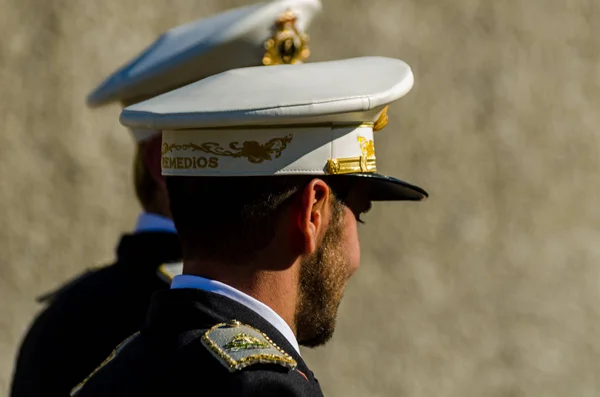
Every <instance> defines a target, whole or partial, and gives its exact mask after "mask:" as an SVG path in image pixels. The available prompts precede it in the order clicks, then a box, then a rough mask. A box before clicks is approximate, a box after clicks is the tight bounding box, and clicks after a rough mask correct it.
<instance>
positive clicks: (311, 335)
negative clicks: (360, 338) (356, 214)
mask: <svg viewBox="0 0 600 397" xmlns="http://www.w3.org/2000/svg"><path fill="white" fill-rule="evenodd" d="M333 206H334V211H333V217H332V222H331V223H330V225H329V227H328V229H327V231H326V232H325V236H324V237H323V240H322V241H321V244H320V245H319V247H318V248H317V251H316V252H315V253H314V254H312V255H311V256H310V257H308V258H306V259H305V260H304V261H303V262H302V264H301V267H300V295H299V299H298V305H297V307H296V316H295V323H296V324H295V325H296V334H297V335H296V336H297V338H298V343H299V344H300V345H302V346H306V347H317V346H321V345H323V344H325V343H326V342H327V341H329V339H331V337H332V335H333V331H334V329H335V323H336V317H337V311H338V307H339V305H340V302H341V300H342V295H343V292H344V288H345V286H346V282H347V280H348V274H347V270H346V269H348V266H347V264H346V263H345V259H344V253H343V252H342V248H341V244H340V240H341V236H342V220H343V219H342V218H343V216H344V214H343V207H342V204H340V203H334V204H333Z"/></svg>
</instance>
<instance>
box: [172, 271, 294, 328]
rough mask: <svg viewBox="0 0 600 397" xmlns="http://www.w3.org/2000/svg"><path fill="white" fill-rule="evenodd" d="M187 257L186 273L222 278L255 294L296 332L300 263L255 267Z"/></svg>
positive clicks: (222, 280) (209, 277)
mask: <svg viewBox="0 0 600 397" xmlns="http://www.w3.org/2000/svg"><path fill="white" fill-rule="evenodd" d="M232 266H234V265H228V264H222V263H214V262H205V261H195V260H184V264H183V274H189V275H193V276H200V277H204V278H207V279H210V280H214V281H219V282H221V283H223V284H227V285H229V286H230V287H233V288H235V289H237V290H238V291H241V292H243V293H245V294H246V295H249V296H251V297H253V298H254V299H256V300H258V301H260V302H262V303H264V304H265V305H267V306H269V307H270V308H271V309H273V311H275V312H276V313H277V314H278V315H279V316H280V317H281V318H282V319H283V320H284V321H285V322H286V323H287V324H288V326H289V327H290V328H291V329H292V331H293V332H294V334H295V333H296V325H295V318H294V317H295V313H296V305H297V300H298V288H297V285H298V276H297V272H296V271H295V269H296V267H295V266H292V267H289V268H287V269H285V270H278V271H274V270H254V266H250V265H249V266H248V267H243V266H235V269H232Z"/></svg>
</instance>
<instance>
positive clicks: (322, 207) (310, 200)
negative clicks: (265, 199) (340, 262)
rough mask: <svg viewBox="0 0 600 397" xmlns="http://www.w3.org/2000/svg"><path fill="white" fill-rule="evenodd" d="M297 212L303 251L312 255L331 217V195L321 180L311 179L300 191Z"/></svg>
mask: <svg viewBox="0 0 600 397" xmlns="http://www.w3.org/2000/svg"><path fill="white" fill-rule="evenodd" d="M300 197H301V199H300V210H299V211H298V228H299V230H300V233H301V236H302V238H303V251H304V253H305V254H312V253H313V252H315V251H316V250H317V247H318V245H319V241H320V240H321V238H322V237H323V234H324V233H325V230H326V228H327V224H328V222H329V219H330V217H331V200H332V194H331V190H330V189H329V186H327V184H326V183H325V182H324V181H323V180H321V179H313V180H312V181H310V183H309V184H308V185H306V187H305V188H304V189H303V190H302V192H301V195H300Z"/></svg>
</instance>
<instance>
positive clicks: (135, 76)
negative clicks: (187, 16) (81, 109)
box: [11, 0, 321, 397]
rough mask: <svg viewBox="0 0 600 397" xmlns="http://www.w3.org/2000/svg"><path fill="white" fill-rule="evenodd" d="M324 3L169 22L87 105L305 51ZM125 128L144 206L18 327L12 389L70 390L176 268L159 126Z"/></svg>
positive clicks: (305, 1) (134, 99) (137, 96)
mask: <svg viewBox="0 0 600 397" xmlns="http://www.w3.org/2000/svg"><path fill="white" fill-rule="evenodd" d="M320 11H321V3H320V1H319V0H277V1H271V2H264V3H260V4H255V5H251V6H247V7H242V8H237V9H233V10H230V11H227V12H224V13H221V14H217V15H214V16H212V17H209V18H206V19H201V20H198V21H195V22H192V23H189V24H186V25H182V26H179V27H176V28H174V29H171V30H170V31H168V32H166V33H165V34H163V35H162V36H161V37H160V38H159V39H158V40H157V41H156V42H154V43H153V44H152V45H150V46H149V47H148V48H147V49H146V50H145V51H143V52H142V53H141V54H140V55H139V56H137V57H136V58H134V59H133V60H132V61H130V62H129V63H128V64H127V65H125V66H124V67H122V68H121V69H120V70H118V71H117V72H115V73H114V74H113V75H112V76H110V77H109V78H108V79H106V80H105V81H104V82H103V83H102V84H101V85H100V86H99V87H98V88H96V89H95V90H94V91H93V92H92V93H91V94H90V95H89V97H88V105H89V106H93V107H96V106H101V105H105V104H108V103H111V102H120V103H121V104H122V106H123V107H125V106H128V105H131V104H134V103H138V102H141V101H144V100H146V99H148V98H152V97H154V96H156V95H159V94H162V93H165V92H167V91H169V90H172V89H174V88H177V87H180V86H182V85H185V84H188V83H191V82H194V81H197V80H200V79H203V78H206V77H208V76H211V75H214V74H217V73H220V72H222V71H225V70H229V69H232V68H238V67H248V66H259V65H274V64H280V63H298V62H302V61H304V60H305V59H306V58H307V57H308V55H309V50H308V44H307V35H306V34H305V33H304V32H305V30H306V29H307V28H308V26H309V24H310V22H311V20H312V19H313V17H314V16H316V15H317V14H318V13H319V12H320ZM217 96H218V93H217ZM131 132H132V134H133V136H134V138H135V140H136V143H137V145H136V154H135V160H134V182H135V191H136V195H137V198H138V200H139V202H140V204H141V206H142V208H143V212H142V213H141V214H140V216H139V217H138V220H137V225H136V227H135V229H134V231H133V232H132V233H130V234H126V235H123V236H122V237H121V240H120V242H119V245H118V247H117V250H116V256H117V258H116V262H115V263H114V264H112V265H110V266H106V267H102V268H99V269H94V270H89V271H87V272H86V273H84V274H83V275H82V276H80V277H78V278H76V279H74V280H73V281H71V282H69V283H67V284H66V285H65V286H63V287H62V288H60V289H59V290H57V291H56V292H54V293H51V294H48V295H46V296H45V297H43V298H41V300H43V301H44V302H46V303H48V306H47V307H46V308H45V310H43V311H42V313H41V314H40V315H39V316H38V317H37V318H36V319H35V321H34V322H33V324H32V326H31V327H30V329H29V331H28V333H27V334H26V335H25V337H24V340H23V342H22V345H21V347H20V350H19V353H18V356H17V360H16V366H15V370H14V374H13V381H12V385H11V395H12V396H15V397H16V396H29V397H32V396H59V395H68V393H69V391H70V390H71V389H72V388H73V386H74V385H76V384H77V383H79V382H80V381H81V380H82V379H83V378H84V377H85V376H86V375H88V374H89V373H90V372H91V371H93V369H94V368H96V367H97V366H98V364H99V363H101V362H102V360H103V359H105V358H106V356H107V355H108V354H109V353H110V352H111V351H112V349H113V348H114V346H115V345H116V344H118V343H119V342H121V341H122V340H123V339H124V338H126V337H128V336H129V335H131V334H132V333H134V332H135V331H137V330H138V329H139V328H140V327H141V326H142V324H143V321H144V318H145V315H146V311H147V307H148V303H149V300H150V297H151V295H152V294H153V293H154V292H155V291H157V290H161V289H165V288H168V287H169V284H170V281H171V278H172V275H173V274H172V272H173V270H172V269H171V268H170V267H165V266H163V267H161V265H163V264H168V263H171V262H175V261H178V260H180V259H181V248H180V243H179V238H178V236H177V234H176V229H175V226H174V224H173V221H172V220H171V213H170V210H169V200H168V196H167V191H166V186H165V181H164V178H163V177H162V176H161V171H160V156H161V136H160V131H155V130H152V129H131Z"/></svg>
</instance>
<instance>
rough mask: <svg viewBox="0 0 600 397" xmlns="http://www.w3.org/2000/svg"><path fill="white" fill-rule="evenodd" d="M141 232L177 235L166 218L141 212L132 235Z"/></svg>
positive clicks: (171, 222) (169, 220)
mask: <svg viewBox="0 0 600 397" xmlns="http://www.w3.org/2000/svg"><path fill="white" fill-rule="evenodd" d="M142 232H167V233H177V230H176V229H175V224H174V223H173V221H172V220H171V219H169V218H167V217H164V216H162V215H157V214H151V213H149V212H142V213H141V214H140V215H139V216H138V219H137V223H136V225H135V229H134V233H142Z"/></svg>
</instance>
